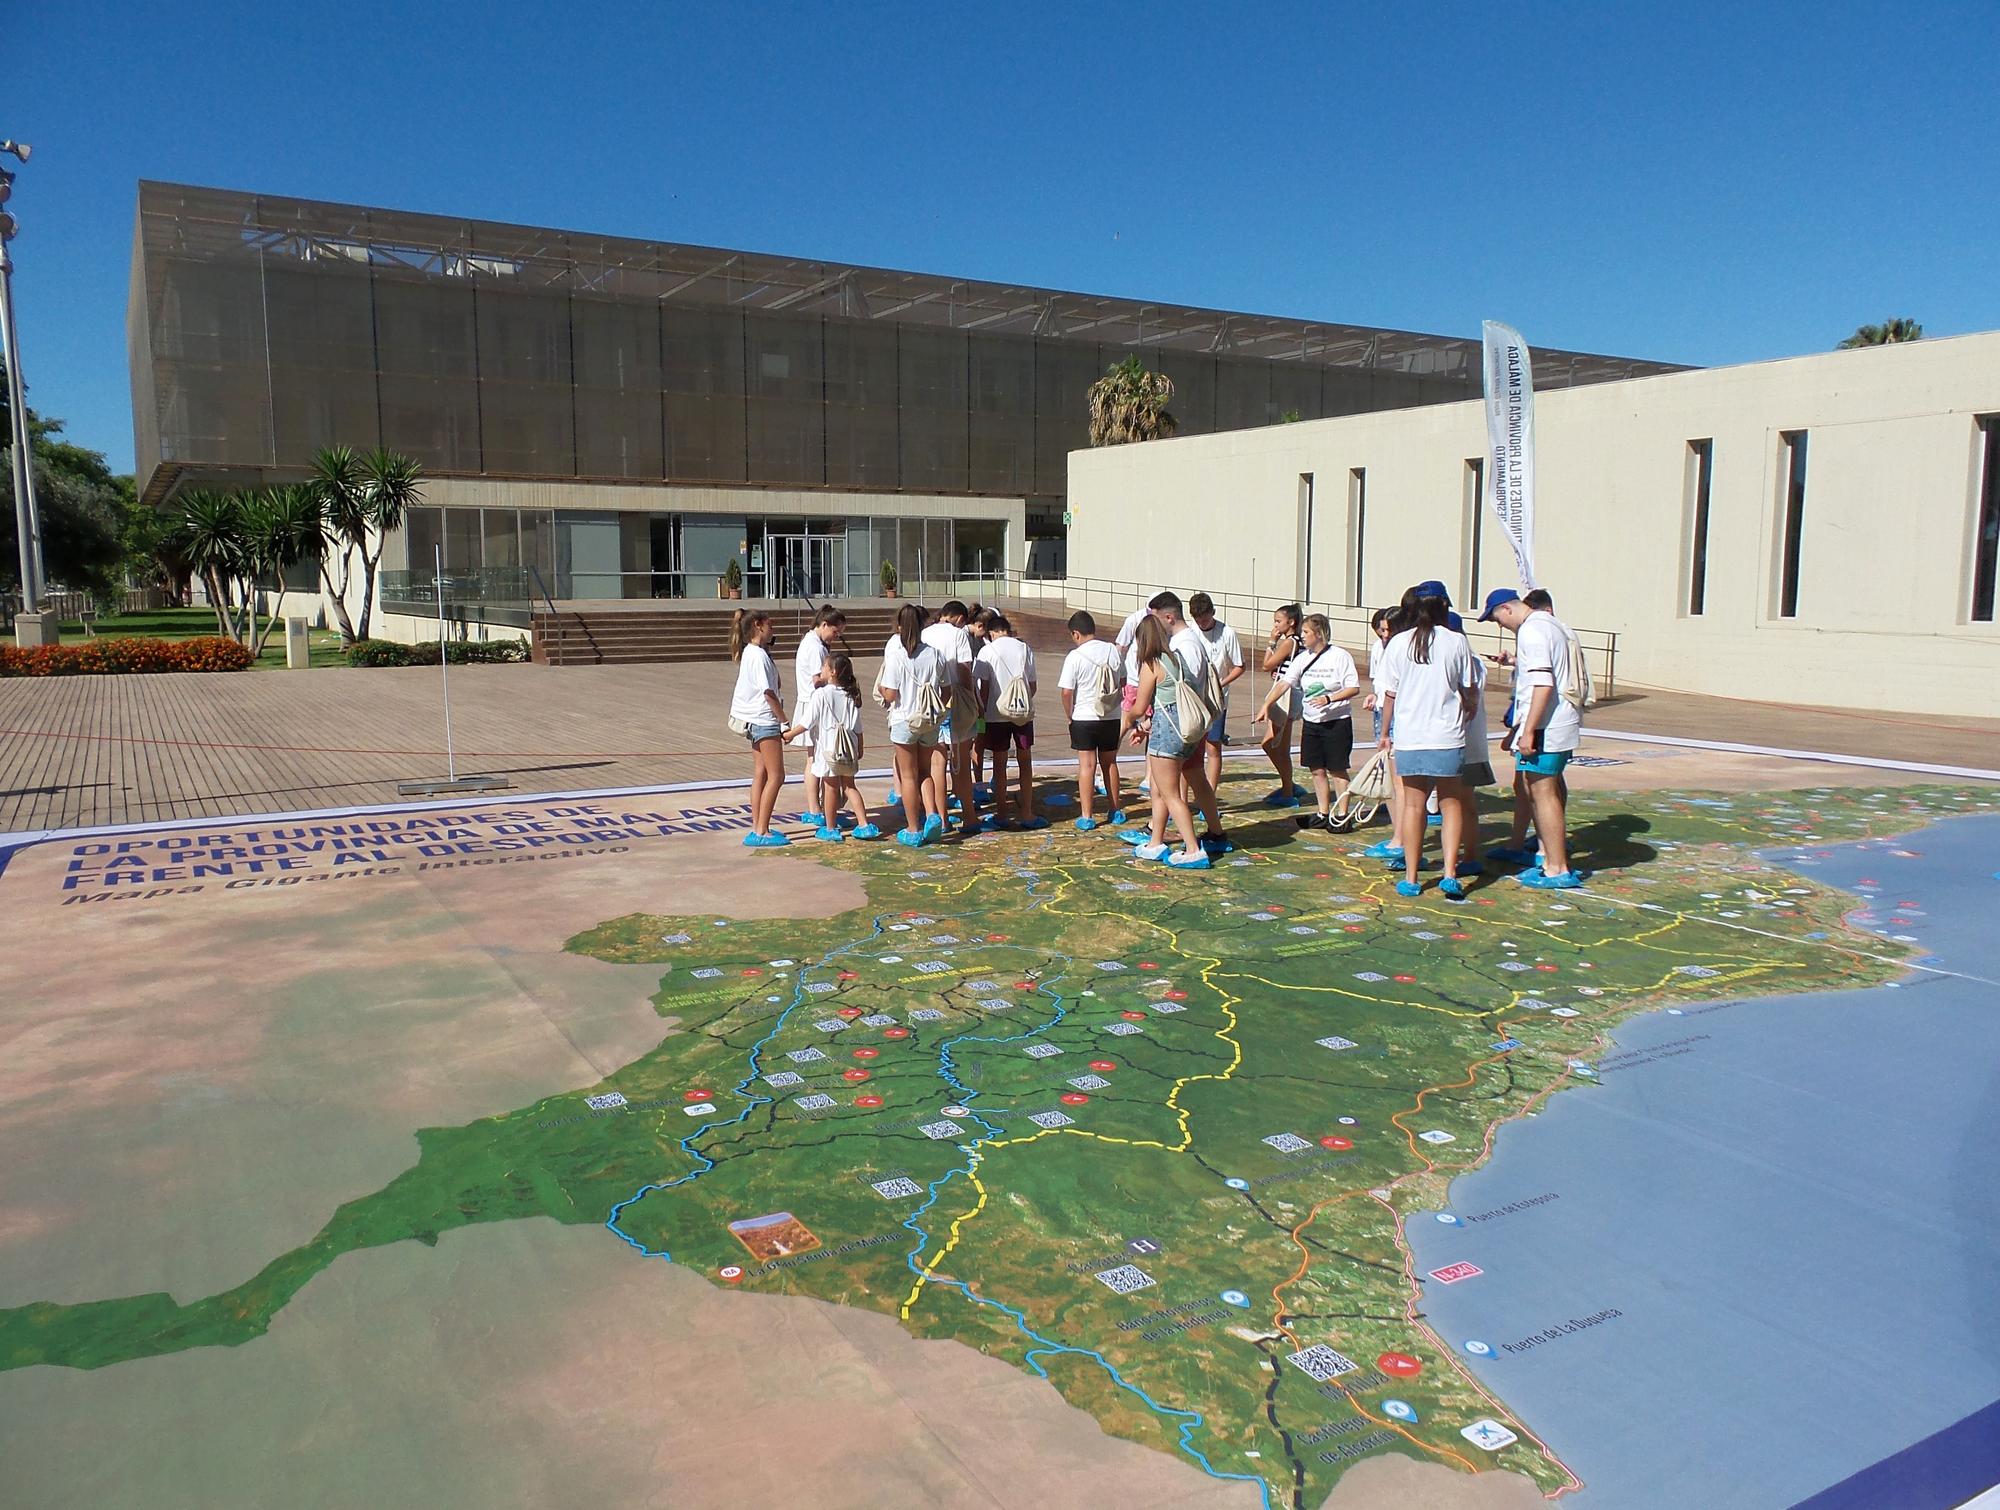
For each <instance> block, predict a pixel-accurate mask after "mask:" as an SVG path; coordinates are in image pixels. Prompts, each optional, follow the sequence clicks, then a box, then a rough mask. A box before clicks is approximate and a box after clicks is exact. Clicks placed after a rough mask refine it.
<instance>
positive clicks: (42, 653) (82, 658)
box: [0, 635, 256, 676]
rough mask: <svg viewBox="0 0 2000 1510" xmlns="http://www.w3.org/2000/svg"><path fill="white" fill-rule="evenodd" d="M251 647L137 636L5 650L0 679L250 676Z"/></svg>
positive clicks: (218, 640)
mask: <svg viewBox="0 0 2000 1510" xmlns="http://www.w3.org/2000/svg"><path fill="white" fill-rule="evenodd" d="M255 659H256V657H255V656H253V655H251V653H250V650H249V647H248V646H244V645H239V644H237V643H236V641H234V640H226V639H223V638H222V637H220V636H219V635H208V636H205V637H203V638H199V639H192V640H154V639H146V638H142V637H140V636H137V635H134V636H131V637H129V638H122V639H100V640H85V641H84V642H83V643H82V644H80V645H36V646H33V647H31V648H29V649H25V650H23V649H17V648H15V647H14V646H12V645H0V676H113V675H117V674H119V673H123V672H135V671H245V670H248V669H249V667H250V664H251V662H252V661H254V660H255Z"/></svg>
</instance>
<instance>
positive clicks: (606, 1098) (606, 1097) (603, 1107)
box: [583, 1091, 625, 1112]
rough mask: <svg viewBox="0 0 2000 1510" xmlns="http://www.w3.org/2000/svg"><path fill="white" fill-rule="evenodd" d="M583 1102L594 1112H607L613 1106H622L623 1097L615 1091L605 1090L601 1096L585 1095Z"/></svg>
mask: <svg viewBox="0 0 2000 1510" xmlns="http://www.w3.org/2000/svg"><path fill="white" fill-rule="evenodd" d="M583 1104H584V1105H585V1106H587V1107H589V1108H590V1109H591V1110H592V1111H594V1112H608V1111H610V1110H611V1108H612V1107H614V1106H623V1105H624V1104H625V1097H624V1096H623V1095H621V1094H620V1093H619V1092H617V1091H606V1092H605V1093H604V1094H603V1095H601V1096H585V1097H584V1098H583Z"/></svg>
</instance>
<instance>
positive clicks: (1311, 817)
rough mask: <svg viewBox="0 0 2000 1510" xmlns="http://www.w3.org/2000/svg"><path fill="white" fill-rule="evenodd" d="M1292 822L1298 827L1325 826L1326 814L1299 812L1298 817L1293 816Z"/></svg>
mask: <svg viewBox="0 0 2000 1510" xmlns="http://www.w3.org/2000/svg"><path fill="white" fill-rule="evenodd" d="M1292 822H1293V823H1295V824H1297V825H1298V826H1299V827H1300V828H1325V827H1326V814H1325V813H1301V814H1299V816H1298V817H1296V818H1294V819H1293V820H1292Z"/></svg>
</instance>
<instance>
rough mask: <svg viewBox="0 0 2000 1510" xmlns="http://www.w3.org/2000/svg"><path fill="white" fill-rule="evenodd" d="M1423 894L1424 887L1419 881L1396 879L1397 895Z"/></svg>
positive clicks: (1416, 895) (1418, 895) (1417, 895)
mask: <svg viewBox="0 0 2000 1510" xmlns="http://www.w3.org/2000/svg"><path fill="white" fill-rule="evenodd" d="M1423 894H1424V887H1423V883H1422V882H1421V881H1398V882H1397V883H1396V895H1397V896H1399V897H1420V896H1422V895H1423Z"/></svg>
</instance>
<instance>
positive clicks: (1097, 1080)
mask: <svg viewBox="0 0 2000 1510" xmlns="http://www.w3.org/2000/svg"><path fill="white" fill-rule="evenodd" d="M1110 1083H1111V1082H1110V1081H1109V1080H1106V1079H1105V1078H1104V1077H1103V1076H1102V1075H1078V1076H1077V1077H1076V1078H1075V1079H1074V1080H1072V1081H1070V1084H1071V1085H1073V1086H1075V1087H1076V1088H1077V1089H1078V1090H1080V1091H1101V1090H1103V1089H1104V1088H1105V1087H1106V1086H1107V1085H1109V1084H1110Z"/></svg>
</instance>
